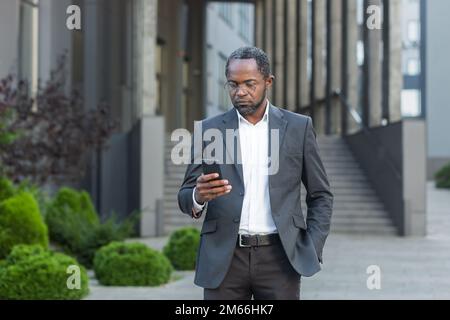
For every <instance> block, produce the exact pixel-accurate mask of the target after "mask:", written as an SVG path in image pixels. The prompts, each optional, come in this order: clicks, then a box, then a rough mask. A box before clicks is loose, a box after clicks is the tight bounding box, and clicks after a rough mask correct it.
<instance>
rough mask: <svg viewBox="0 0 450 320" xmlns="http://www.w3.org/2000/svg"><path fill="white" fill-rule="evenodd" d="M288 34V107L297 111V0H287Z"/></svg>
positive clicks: (286, 106)
mask: <svg viewBox="0 0 450 320" xmlns="http://www.w3.org/2000/svg"><path fill="white" fill-rule="evenodd" d="M286 11H287V17H285V19H287V34H286V40H287V43H288V44H289V45H288V46H287V52H286V79H287V81H286V83H285V87H286V93H287V94H286V105H285V106H284V107H285V108H286V109H288V110H291V111H295V110H296V109H297V101H296V99H297V92H298V90H299V87H298V86H297V72H298V67H297V63H299V61H298V58H297V48H298V46H297V37H298V34H297V22H298V20H297V18H298V15H297V0H288V1H287V8H286Z"/></svg>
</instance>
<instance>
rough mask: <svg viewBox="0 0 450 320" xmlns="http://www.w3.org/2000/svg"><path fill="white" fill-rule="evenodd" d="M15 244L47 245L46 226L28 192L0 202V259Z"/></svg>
mask: <svg viewBox="0 0 450 320" xmlns="http://www.w3.org/2000/svg"><path fill="white" fill-rule="evenodd" d="M17 244H39V245H41V246H43V247H44V248H46V247H47V246H48V234H47V226H46V225H45V224H44V221H43V219H42V216H41V214H40V212H39V207H38V204H37V202H36V200H35V199H34V197H33V195H32V194H30V193H28V192H20V193H18V194H16V195H14V196H12V197H11V198H9V199H6V200H4V201H2V202H0V259H3V258H5V257H6V256H7V255H8V254H9V253H10V251H11V249H12V248H13V247H14V246H15V245H17Z"/></svg>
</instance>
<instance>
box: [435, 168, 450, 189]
mask: <svg viewBox="0 0 450 320" xmlns="http://www.w3.org/2000/svg"><path fill="white" fill-rule="evenodd" d="M434 177H435V179H436V188H444V189H450V163H449V164H447V165H446V166H444V167H443V168H442V169H441V170H439V171H438V172H437V173H436V174H435V176H434Z"/></svg>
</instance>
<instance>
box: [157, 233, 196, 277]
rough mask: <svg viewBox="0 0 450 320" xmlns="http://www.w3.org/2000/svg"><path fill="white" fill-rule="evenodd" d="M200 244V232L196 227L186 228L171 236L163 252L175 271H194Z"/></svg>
mask: <svg viewBox="0 0 450 320" xmlns="http://www.w3.org/2000/svg"><path fill="white" fill-rule="evenodd" d="M199 244H200V232H199V231H198V230H197V229H196V228H194V227H185V228H181V229H178V230H176V231H175V232H173V233H172V234H171V235H170V238H169V241H168V243H167V244H166V246H165V247H164V249H163V252H164V254H165V255H166V256H167V257H168V258H169V260H170V262H171V263H172V265H173V267H174V268H175V269H177V270H194V269H195V263H196V258H197V250H198V246H199Z"/></svg>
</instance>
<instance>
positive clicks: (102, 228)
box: [45, 188, 136, 268]
mask: <svg viewBox="0 0 450 320" xmlns="http://www.w3.org/2000/svg"><path fill="white" fill-rule="evenodd" d="M46 211H47V214H46V216H45V220H46V222H47V225H48V227H49V231H50V232H49V233H50V239H51V240H52V241H53V242H55V243H56V244H59V245H60V246H62V248H63V250H64V251H65V252H67V253H68V254H71V255H73V256H75V257H76V258H77V260H78V261H79V262H80V263H82V264H83V265H84V266H86V267H88V268H90V267H91V266H92V260H93V258H94V254H95V251H96V250H97V249H98V248H100V247H102V246H104V245H106V244H108V243H110V242H112V241H122V240H124V239H125V238H126V237H128V236H129V235H131V233H132V232H133V228H134V224H135V218H136V217H135V216H131V217H130V218H129V219H127V220H125V221H123V222H119V221H118V219H116V217H115V216H114V215H113V216H112V217H111V218H109V219H108V220H107V221H105V222H104V223H100V221H99V218H98V215H97V213H96V211H95V208H94V206H93V204H92V200H91V198H90V196H89V194H88V193H86V192H84V191H81V192H78V191H76V190H73V189H69V188H62V189H61V190H59V192H58V193H57V195H56V196H55V198H54V200H53V201H51V202H50V203H49V205H48V206H47V210H46Z"/></svg>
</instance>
